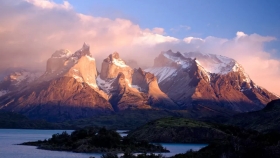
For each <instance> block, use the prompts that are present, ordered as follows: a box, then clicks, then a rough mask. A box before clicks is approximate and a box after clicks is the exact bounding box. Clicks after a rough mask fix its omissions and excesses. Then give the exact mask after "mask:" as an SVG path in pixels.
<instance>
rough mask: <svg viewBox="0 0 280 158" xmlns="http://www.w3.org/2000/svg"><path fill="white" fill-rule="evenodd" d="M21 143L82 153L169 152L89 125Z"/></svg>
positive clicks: (112, 131)
mask: <svg viewBox="0 0 280 158" xmlns="http://www.w3.org/2000/svg"><path fill="white" fill-rule="evenodd" d="M19 145H31V146H37V147H38V148H39V149H45V150H56V151H72V152H80V153H109V152H110V153H125V152H128V151H129V152H130V153H155V152H157V153H158V152H169V151H168V150H167V149H165V148H163V147H162V146H161V145H158V144H157V145H155V144H151V143H149V142H148V141H137V140H135V139H133V138H128V137H121V136H120V135H119V133H117V132H116V131H114V130H108V129H106V128H104V127H103V128H97V127H87V128H83V129H79V130H75V131H73V132H72V133H71V134H68V133H67V132H63V133H61V134H59V133H57V134H53V135H52V137H51V138H50V139H48V140H38V141H34V142H24V143H22V144H19Z"/></svg>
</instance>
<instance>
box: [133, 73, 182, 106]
mask: <svg viewBox="0 0 280 158" xmlns="http://www.w3.org/2000/svg"><path fill="white" fill-rule="evenodd" d="M132 86H133V87H135V88H137V89H138V90H139V91H141V92H144V93H147V94H148V97H149V100H148V103H149V104H150V105H152V106H153V107H156V108H164V109H171V110H175V109H178V108H179V107H178V106H177V105H176V104H175V103H174V102H173V101H172V100H171V99H170V98H169V97H168V96H167V95H166V94H165V93H163V92H162V91H161V90H160V88H159V86H158V83H157V78H156V77H155V75H154V74H151V73H149V72H144V71H143V70H142V69H141V68H139V69H138V70H136V71H134V73H133V76H132Z"/></svg>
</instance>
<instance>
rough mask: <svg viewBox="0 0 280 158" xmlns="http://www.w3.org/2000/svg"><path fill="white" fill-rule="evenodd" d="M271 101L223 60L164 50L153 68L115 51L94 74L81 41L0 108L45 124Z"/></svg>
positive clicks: (226, 111) (230, 109)
mask: <svg viewBox="0 0 280 158" xmlns="http://www.w3.org/2000/svg"><path fill="white" fill-rule="evenodd" d="M130 64H131V63H130ZM1 83H2V81H1V82H0V91H1V88H2V89H3V86H2V87H1ZM2 94H3V93H2ZM273 99H277V96H275V95H274V94H272V93H270V92H268V91H267V90H265V89H264V88H261V87H259V86H257V85H256V84H255V83H254V82H253V81H252V80H251V79H250V78H249V76H248V75H247V74H246V73H245V71H244V69H243V68H242V66H241V65H240V64H238V63H237V62H236V61H235V60H233V59H230V58H227V57H223V56H218V55H213V54H210V55H208V54H202V53H198V52H196V53H194V52H190V53H180V52H177V53H173V52H172V51H171V50H169V51H167V52H161V53H160V55H159V56H158V57H156V58H155V60H154V66H153V67H151V68H147V69H141V68H138V69H133V68H131V67H130V66H129V65H127V64H126V62H125V61H124V60H123V59H121V57H120V55H119V53H117V52H114V53H112V54H110V55H109V56H108V57H107V58H105V59H104V60H103V62H102V67H101V71H100V72H98V71H97V69H96V63H95V59H94V58H93V57H92V54H91V53H90V46H89V45H87V44H86V43H84V44H83V46H82V48H81V49H79V50H77V51H76V52H74V53H71V52H70V51H69V50H65V49H61V50H58V51H56V52H54V53H53V55H52V56H51V58H49V60H48V61H47V66H46V71H45V73H44V74H43V75H42V76H41V77H38V79H36V80H34V81H33V82H32V83H31V84H26V85H25V88H23V89H15V90H14V91H11V92H8V93H5V94H3V96H2V97H1V96H0V109H4V110H10V111H16V112H19V113H23V114H25V115H27V116H30V117H32V118H33V117H34V118H36V117H39V118H41V117H44V119H47V120H55V117H56V115H61V113H63V116H64V117H65V118H59V120H65V119H69V118H70V119H77V118H83V117H88V116H94V115H99V114H102V113H111V112H118V111H121V110H127V109H131V110H133V109H168V110H188V111H192V112H194V113H197V114H198V117H199V114H200V113H204V112H206V113H209V114H210V113H213V115H217V114H219V115H233V114H236V113H240V112H247V111H255V110H259V109H262V108H263V107H265V104H266V103H268V102H269V101H271V100H273ZM51 107H52V108H53V109H52V108H51ZM71 107H75V108H72V109H71ZM54 109H56V110H58V112H55V111H54ZM82 109H84V110H82ZM86 109H87V110H86ZM79 111H80V112H79ZM86 111H88V112H86ZM43 115H45V116H43ZM48 117H50V118H48Z"/></svg>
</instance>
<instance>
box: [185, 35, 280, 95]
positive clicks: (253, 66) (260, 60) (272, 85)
mask: <svg viewBox="0 0 280 158" xmlns="http://www.w3.org/2000/svg"><path fill="white" fill-rule="evenodd" d="M273 40H276V39H275V38H274V37H269V36H261V35H258V34H251V35H247V34H245V33H244V32H241V31H238V32H237V33H236V37H234V38H233V39H222V38H217V37H206V38H205V39H198V38H190V37H186V38H185V40H184V41H185V42H186V43H187V45H188V46H186V47H188V48H192V46H193V45H196V48H193V49H192V51H201V52H204V53H212V54H220V55H224V56H228V57H231V58H233V59H235V60H236V61H237V62H239V63H240V64H241V65H242V66H243V67H244V68H245V71H246V72H247V73H248V74H249V76H250V77H251V79H252V80H253V81H254V82H256V83H257V84H258V85H260V86H262V87H265V88H267V89H268V90H271V91H272V92H274V93H277V94H280V82H279V81H280V61H279V60H278V59H273V58H272V57H271V54H270V53H269V52H266V51H265V50H264V44H265V43H266V42H270V41H273ZM198 41H199V42H198Z"/></svg>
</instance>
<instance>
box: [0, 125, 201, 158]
mask: <svg viewBox="0 0 280 158" xmlns="http://www.w3.org/2000/svg"><path fill="white" fill-rule="evenodd" d="M63 131H65V130H32V129H31V130H30V129H0V157H3V158H89V157H90V156H94V157H96V158H99V157H100V156H101V155H102V154H101V153H73V152H66V151H49V150H41V149H36V147H34V146H25V145H16V144H20V143H23V142H27V141H37V140H44V139H48V138H51V137H52V135H53V134H56V133H62V132H63ZM66 131H67V133H69V134H70V133H71V132H72V130H66ZM118 132H123V131H118ZM124 135H125V134H124ZM161 144H162V146H163V147H165V148H167V149H168V150H170V153H163V155H165V156H173V155H175V154H178V153H185V152H186V151H188V150H190V149H193V150H199V149H201V148H202V147H204V146H206V144H170V143H161Z"/></svg>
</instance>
